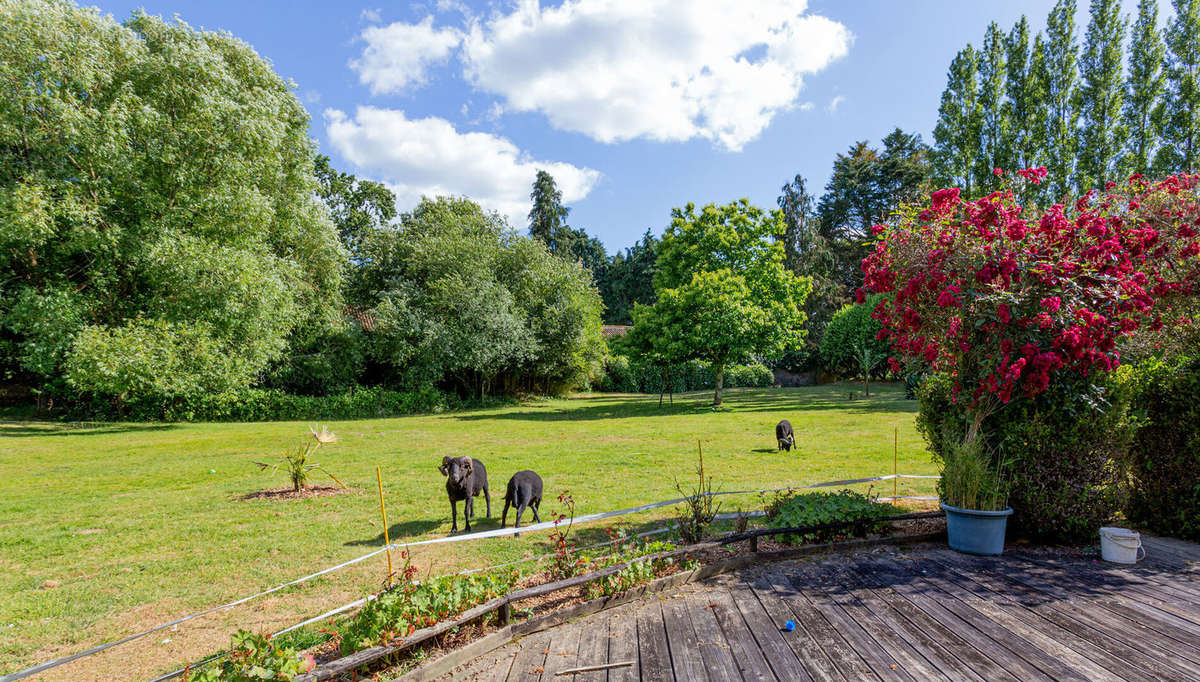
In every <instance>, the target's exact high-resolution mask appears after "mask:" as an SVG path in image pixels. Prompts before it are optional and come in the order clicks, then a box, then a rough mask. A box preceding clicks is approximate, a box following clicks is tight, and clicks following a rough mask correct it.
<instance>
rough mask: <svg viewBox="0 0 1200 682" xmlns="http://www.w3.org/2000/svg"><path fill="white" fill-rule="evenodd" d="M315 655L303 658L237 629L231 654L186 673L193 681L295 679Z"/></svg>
mask: <svg viewBox="0 0 1200 682" xmlns="http://www.w3.org/2000/svg"><path fill="white" fill-rule="evenodd" d="M313 663H314V661H313V658H312V656H311V655H310V656H306V657H302V656H301V655H300V654H299V653H298V652H297V651H296V650H295V649H293V648H291V647H287V646H281V645H280V644H279V643H278V642H277V641H276V640H273V639H272V638H271V637H269V636H267V635H260V634H256V633H254V632H250V631H248V630H238V631H237V632H236V633H234V635H233V637H232V646H231V648H230V651H229V653H228V655H227V656H226V657H225V658H224V659H223V660H221V661H220V662H219V663H216V664H213V665H210V666H207V667H205V668H202V669H201V670H200V671H199V672H198V673H194V674H185V675H184V677H183V679H184V680H185V681H190V682H257V681H258V680H292V679H295V678H296V677H297V676H298V675H300V674H301V673H304V672H306V671H308V670H310V669H311V668H312V666H313Z"/></svg>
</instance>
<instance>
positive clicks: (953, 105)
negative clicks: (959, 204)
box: [932, 44, 983, 196]
mask: <svg viewBox="0 0 1200 682" xmlns="http://www.w3.org/2000/svg"><path fill="white" fill-rule="evenodd" d="M978 82H979V56H978V53H977V52H976V51H975V48H974V47H972V46H971V45H970V44H968V45H967V46H966V48H964V49H963V50H961V51H960V52H959V53H958V54H957V55H955V56H954V61H952V62H950V70H949V72H948V73H947V75H946V89H945V90H943V91H942V102H941V105H940V106H938V121H937V125H936V126H934V128H933V140H934V148H933V154H932V160H933V177H934V181H935V182H937V183H939V184H942V185H957V186H959V187H961V188H962V190H963V192H964V193H965V194H966V195H968V196H970V195H971V194H972V192H974V190H975V189H976V188H977V187H978V186H979V183H978V182H977V178H976V177H975V171H976V169H977V167H978V159H979V157H980V149H981V148H982V128H983V124H982V120H981V112H980V110H979V87H978Z"/></svg>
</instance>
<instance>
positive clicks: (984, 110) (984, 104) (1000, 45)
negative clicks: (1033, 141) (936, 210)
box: [975, 21, 1010, 192]
mask: <svg viewBox="0 0 1200 682" xmlns="http://www.w3.org/2000/svg"><path fill="white" fill-rule="evenodd" d="M1005 47H1006V41H1005V38H1004V34H1003V33H1002V32H1001V31H1000V25H999V24H997V23H996V22H994V21H993V22H992V23H990V24H988V27H987V33H986V34H984V37H983V49H982V50H980V52H979V112H980V116H979V118H980V144H981V145H982V148H981V150H980V152H981V153H980V154H979V158H978V160H977V166H976V168H975V177H976V178H977V179H978V182H979V184H980V186H979V189H978V191H979V192H984V191H989V190H991V189H995V188H996V187H997V186H998V183H999V179H998V178H996V176H994V175H992V169H993V168H1007V167H1008V166H1009V154H1010V152H1009V150H1008V148H1007V147H1006V145H1005V142H1006V141H1007V140H1008V138H1009V132H1008V126H1009V123H1010V122H1009V120H1008V118H1007V117H1006V116H1005V115H1004V86H1005V77H1006V76H1007V75H1008V70H1007V69H1008V64H1007V63H1006V59H1007V55H1006V54H1005Z"/></svg>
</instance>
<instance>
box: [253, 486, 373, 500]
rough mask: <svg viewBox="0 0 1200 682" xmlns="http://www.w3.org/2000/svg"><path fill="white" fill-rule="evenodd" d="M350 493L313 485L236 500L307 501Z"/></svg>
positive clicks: (254, 494) (332, 487) (341, 489)
mask: <svg viewBox="0 0 1200 682" xmlns="http://www.w3.org/2000/svg"><path fill="white" fill-rule="evenodd" d="M352 492H354V488H339V487H338V486H336V485H313V486H309V487H307V488H305V489H304V490H292V489H291V488H275V489H274V490H258V491H255V492H252V493H247V494H246V495H242V496H241V497H239V498H237V499H238V501H240V502H248V501H250V500H307V499H310V498H314V497H333V496H334V495H348V494H350V493H352Z"/></svg>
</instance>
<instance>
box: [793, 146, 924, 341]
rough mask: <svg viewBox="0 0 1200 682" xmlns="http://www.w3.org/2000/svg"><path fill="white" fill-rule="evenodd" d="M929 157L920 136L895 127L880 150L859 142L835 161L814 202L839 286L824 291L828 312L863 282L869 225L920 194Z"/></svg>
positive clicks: (884, 218)
mask: <svg viewBox="0 0 1200 682" xmlns="http://www.w3.org/2000/svg"><path fill="white" fill-rule="evenodd" d="M928 156H929V148H928V147H927V146H926V145H925V143H924V142H923V141H922V140H921V136H920V135H918V134H915V133H906V132H904V131H903V130H901V129H899V128H896V129H894V130H892V132H890V133H888V135H887V136H886V137H884V138H883V148H882V149H877V148H875V147H872V146H871V145H869V144H868V143H867V142H866V141H865V140H864V141H859V142H856V143H855V144H854V145H852V146H851V147H850V149H849V150H848V151H847V152H846V153H845V154H838V155H837V158H835V159H834V162H833V169H832V171H831V173H830V176H829V182H827V183H826V185H825V194H824V195H822V196H821V200H820V201H819V202H818V204H817V220H818V225H819V233H820V235H821V236H822V237H823V238H824V240H825V242H826V243H827V244H828V245H829V247H830V248H831V249H832V251H833V254H834V273H833V280H834V281H835V282H836V283H837V284H838V285H839V287H841V288H840V289H837V290H833V291H827V295H829V296H830V297H831V300H832V301H836V303H834V307H833V308H831V309H830V310H829V311H827V314H832V313H833V312H834V311H835V310H836V309H837V306H840V305H841V304H842V303H845V302H846V301H847V300H848V298H849V297H848V293H849V291H850V290H853V289H855V288H857V287H858V286H860V285H861V284H862V267H861V266H862V259H863V257H864V256H866V255H867V250H868V249H869V248H870V245H869V243H868V242H869V241H870V240H871V226H873V225H875V224H876V223H879V222H883V221H885V220H887V219H888V217H889V216H890V215H891V214H892V212H894V211H895V210H896V209H897V208H899V207H900V206H901V205H902V204H903V203H905V202H907V201H911V200H913V199H915V198H917V197H918V196H919V195H920V194H921V190H922V189H923V188H924V186H925V183H926V182H928V180H929V177H930V176H929V173H930V165H929V159H928ZM814 256H819V254H816V253H814ZM814 341H815V339H814Z"/></svg>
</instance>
